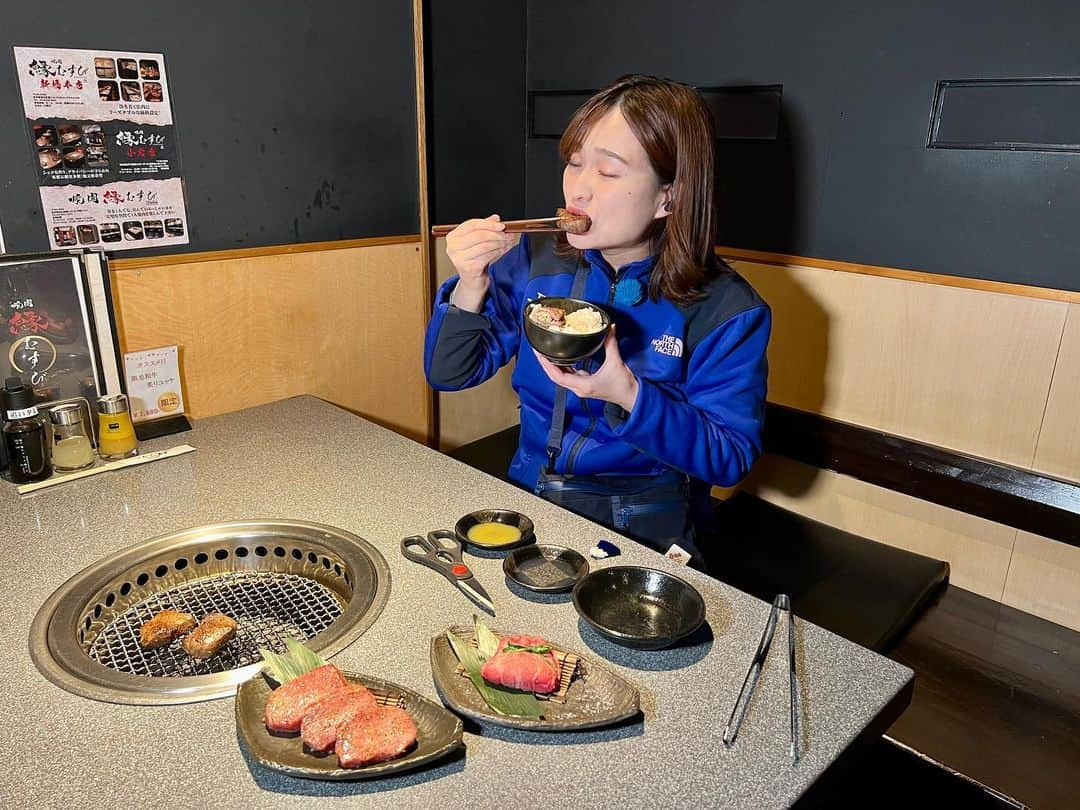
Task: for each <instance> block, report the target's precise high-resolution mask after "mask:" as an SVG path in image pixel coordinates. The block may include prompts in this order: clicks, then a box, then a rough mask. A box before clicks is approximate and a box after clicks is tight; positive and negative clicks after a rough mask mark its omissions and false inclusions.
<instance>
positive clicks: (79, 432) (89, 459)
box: [49, 403, 94, 471]
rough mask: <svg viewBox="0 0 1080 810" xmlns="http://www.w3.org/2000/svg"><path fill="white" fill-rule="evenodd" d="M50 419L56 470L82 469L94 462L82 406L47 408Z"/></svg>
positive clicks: (53, 459)
mask: <svg viewBox="0 0 1080 810" xmlns="http://www.w3.org/2000/svg"><path fill="white" fill-rule="evenodd" d="M49 418H50V419H52V434H53V444H52V463H53V468H54V469H57V470H63V471H70V470H82V469H85V468H87V467H89V466H90V465H91V464H93V463H94V448H93V446H92V445H91V444H90V437H89V436H88V435H86V425H85V424H84V422H83V417H82V406H81V405H79V404H78V403H72V404H69V405H57V406H56V407H55V408H51V409H50V410H49Z"/></svg>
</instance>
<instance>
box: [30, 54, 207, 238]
mask: <svg viewBox="0 0 1080 810" xmlns="http://www.w3.org/2000/svg"><path fill="white" fill-rule="evenodd" d="M15 66H16V71H17V75H18V77H19V88H20V90H21V92H22V99H23V109H24V110H25V112H26V128H27V135H28V137H29V139H30V143H31V148H32V149H33V151H34V160H35V164H36V166H37V172H38V186H39V188H40V192H41V204H42V213H43V214H44V218H45V227H46V229H47V231H48V234H49V242H50V245H51V246H52V248H53V249H54V250H56V249H68V248H73V247H80V246H86V247H91V246H94V247H103V248H104V249H105V250H109V251H113V250H132V249H136V248H148V247H165V246H168V245H182V244H187V242H188V227H187V209H186V206H185V204H184V186H183V174H182V171H181V167H180V155H179V151H178V150H177V143H176V129H175V126H174V124H173V117H172V104H171V101H170V97H169V85H168V81H167V79H166V77H165V59H164V56H163V55H162V54H159V53H139V52H137V51H97V50H94V51H84V50H70V49H65V48H30V47H21V46H16V47H15Z"/></svg>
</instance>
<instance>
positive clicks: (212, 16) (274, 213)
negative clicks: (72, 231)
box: [0, 0, 419, 255]
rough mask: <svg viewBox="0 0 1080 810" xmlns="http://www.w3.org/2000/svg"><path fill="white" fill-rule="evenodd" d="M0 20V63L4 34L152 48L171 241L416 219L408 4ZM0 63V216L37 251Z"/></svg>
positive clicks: (21, 40) (29, 12) (31, 177)
mask: <svg viewBox="0 0 1080 810" xmlns="http://www.w3.org/2000/svg"><path fill="white" fill-rule="evenodd" d="M0 20H2V27H0V31H2V33H0V48H2V49H5V50H6V53H7V56H6V59H7V64H8V65H9V66H10V65H13V60H12V55H11V47H12V46H13V45H17V44H20V45H38V46H42V47H67V48H103V49H112V50H120V49H125V48H131V49H138V50H144V51H156V52H161V53H164V55H165V66H166V71H167V79H168V82H169V85H170V87H171V89H172V92H173V115H174V117H175V121H176V129H177V136H178V138H179V141H180V147H181V152H182V154H181V157H182V161H183V168H184V173H185V176H186V191H187V205H188V216H189V221H190V232H191V244H190V245H188V246H186V247H185V248H179V249H177V248H171V249H170V251H176V250H187V251H196V250H217V249H226V248H237V247H246V246H254V245H272V244H283V243H290V242H313V241H322V240H331V239H349V238H359V237H365V236H386V235H397V234H408V233H416V232H417V231H418V229H419V204H418V188H417V162H416V105H415V92H414V66H413V28H412V9H411V4H410V3H407V2H393V3H388V2H383V0H352V1H351V2H334V1H333V0H313V2H309V3H295V2H283V1H282V0H270V1H268V2H261V3H252V4H227V3H226V4H223V3H217V2H209V0H183V2H177V3H160V4H154V5H152V6H147V5H132V4H131V3H119V2H115V1H114V0H102V2H98V3H94V4H87V3H76V2H72V0H57V1H56V2H53V3H49V4H47V5H44V6H43V5H40V4H28V3H5V5H4V10H3V12H2V16H0ZM4 58H5V57H3V56H0V64H2V63H3V62H2V60H3V59H4ZM7 73H8V76H7V78H6V79H4V80H0V115H2V117H3V120H4V121H5V122H6V123H5V125H4V126H3V127H2V128H0V154H2V155H3V160H2V161H0V189H2V192H0V223H2V225H3V228H4V235H5V237H6V239H7V245H8V250H10V251H31V250H38V249H47V248H48V241H47V238H46V234H45V228H44V225H43V223H42V219H41V205H40V198H39V196H38V191H37V185H36V171H35V165H34V161H33V155H32V153H31V151H30V147H29V142H28V138H27V134H26V132H24V126H23V121H25V115H24V113H23V108H22V101H21V99H20V96H19V89H18V83H17V81H16V79H15V77H14V75H12V73H11V68H10V67H9V69H8V71H7ZM125 255H131V252H129V253H127V254H125Z"/></svg>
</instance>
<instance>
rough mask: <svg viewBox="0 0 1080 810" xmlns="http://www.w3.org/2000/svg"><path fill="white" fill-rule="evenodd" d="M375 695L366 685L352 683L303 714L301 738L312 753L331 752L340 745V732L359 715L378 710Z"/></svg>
mask: <svg viewBox="0 0 1080 810" xmlns="http://www.w3.org/2000/svg"><path fill="white" fill-rule="evenodd" d="M376 705H377V704H376V702H375V695H373V694H371V692H370V690H368V688H367V687H366V686H364V685H363V684H358V683H351V684H349V685H348V686H346V687H344V688H343V689H339V690H337V691H335V692H332V693H330V695H329V696H328V697H324V698H323V699H322V700H320V701H318V702H317V703H315V704H313V705H312V706H311V707H310V708H309V709H308V710H307V712H305V713H304V719H303V721H302V722H301V723H300V736H301V738H303V740H304V744H305V745H307V747H308V748H310V749H311V750H312V751H329V750H331V749H332V748H333V747H334V743H336V742H337V737H338V729H340V728H341V727H342V726H343V725H345V724H346V723H347V722H349V721H350V720H351V719H352V718H353V717H354V716H355V715H356V714H358V713H360V712H361V711H364V710H367V709H374V708H375V707H376Z"/></svg>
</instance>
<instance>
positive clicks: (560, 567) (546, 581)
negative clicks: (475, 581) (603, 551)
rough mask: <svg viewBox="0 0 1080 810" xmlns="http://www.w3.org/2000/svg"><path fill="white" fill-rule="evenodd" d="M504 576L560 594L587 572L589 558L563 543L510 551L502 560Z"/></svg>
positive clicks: (534, 588)
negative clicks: (561, 544)
mask: <svg viewBox="0 0 1080 810" xmlns="http://www.w3.org/2000/svg"><path fill="white" fill-rule="evenodd" d="M503 573H504V574H506V578H507V579H510V580H512V581H514V582H516V583H517V584H518V585H520V586H521V587H523V588H528V589H529V590H530V591H536V592H537V593H560V592H562V591H568V590H570V589H571V588H573V587H574V583H576V582H577V581H578V580H579V579H581V577H583V576H585V574H587V573H589V561H588V560H586V559H585V558H584V557H583V556H582V555H581V554H578V553H577V552H576V551H574V550H573V549H570V548H566V547H565V546H552V545H541V544H539V543H537V544H536V545H532V546H524V547H523V548H519V549H515V550H514V551H511V552H510V553H509V554H507V555H506V557H505V558H504V559H503Z"/></svg>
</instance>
